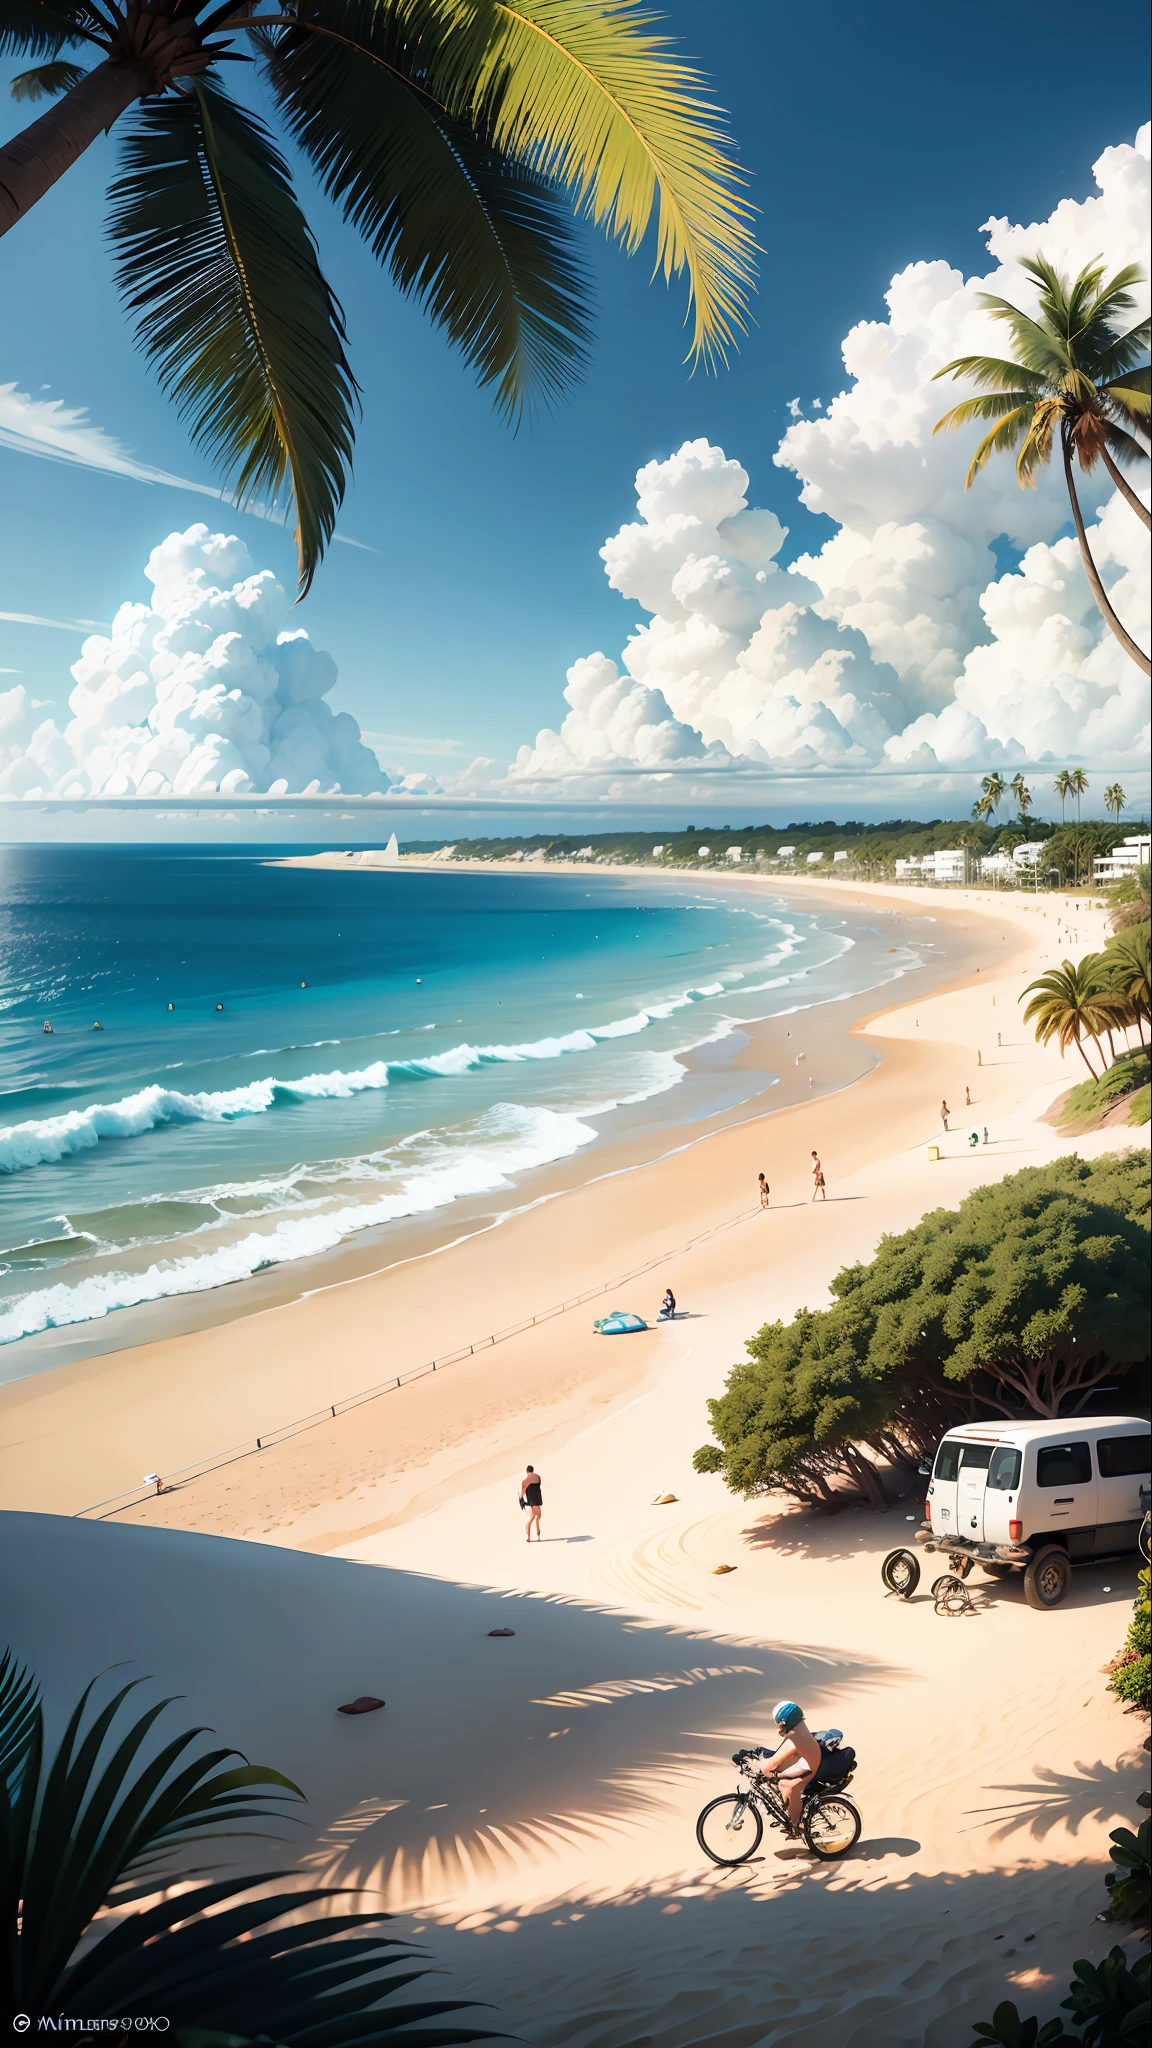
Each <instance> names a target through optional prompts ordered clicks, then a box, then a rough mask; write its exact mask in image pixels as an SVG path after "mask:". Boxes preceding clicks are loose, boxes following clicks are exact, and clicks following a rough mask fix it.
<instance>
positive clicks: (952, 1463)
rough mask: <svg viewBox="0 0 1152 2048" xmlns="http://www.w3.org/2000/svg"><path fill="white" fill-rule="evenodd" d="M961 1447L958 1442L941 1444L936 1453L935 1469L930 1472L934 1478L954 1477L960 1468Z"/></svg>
mask: <svg viewBox="0 0 1152 2048" xmlns="http://www.w3.org/2000/svg"><path fill="white" fill-rule="evenodd" d="M961 1449H962V1446H961V1445H960V1444H941V1446H940V1449H939V1450H938V1451H937V1453H936V1470H935V1472H934V1473H933V1474H932V1477H933V1478H934V1479H955V1477H956V1474H957V1473H958V1471H959V1470H960V1452H961Z"/></svg>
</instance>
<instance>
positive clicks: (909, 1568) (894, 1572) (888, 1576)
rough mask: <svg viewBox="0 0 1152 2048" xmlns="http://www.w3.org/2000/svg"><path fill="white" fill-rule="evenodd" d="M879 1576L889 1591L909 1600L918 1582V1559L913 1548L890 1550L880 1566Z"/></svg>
mask: <svg viewBox="0 0 1152 2048" xmlns="http://www.w3.org/2000/svg"><path fill="white" fill-rule="evenodd" d="M880 1577H881V1578H882V1579H883V1581H884V1584H885V1585H886V1586H887V1588H888V1591H889V1592H890V1593H898V1594H899V1595H900V1598H901V1599H902V1600H910V1599H911V1598H912V1595H913V1593H914V1592H915V1591H916V1588H917V1586H918V1585H919V1584H920V1559H919V1558H918V1557H917V1555H916V1552H915V1551H914V1550H890V1551H889V1552H888V1555H887V1557H886V1558H885V1559H884V1562H883V1564H882V1565H881V1567H880Z"/></svg>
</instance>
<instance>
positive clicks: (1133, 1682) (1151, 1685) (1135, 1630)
mask: <svg viewBox="0 0 1152 2048" xmlns="http://www.w3.org/2000/svg"><path fill="white" fill-rule="evenodd" d="M1150 1649H1152V1608H1150V1603H1149V1591H1148V1573H1147V1571H1146V1570H1145V1571H1142V1572H1141V1574H1140V1579H1139V1591H1138V1592H1137V1595H1136V1605H1135V1610H1134V1612H1133V1615H1132V1619H1131V1621H1130V1622H1129V1624H1128V1633H1127V1635H1126V1636H1125V1638H1124V1648H1123V1649H1122V1650H1121V1652H1120V1655H1119V1656H1118V1657H1117V1658H1116V1661H1115V1663H1114V1664H1113V1666H1112V1676H1111V1678H1110V1679H1109V1681H1108V1682H1109V1686H1110V1688H1111V1690H1112V1691H1113V1692H1114V1693H1115V1694H1116V1697H1117V1699H1121V1700H1123V1701H1124V1703H1125V1705H1126V1706H1129V1707H1139V1708H1140V1709H1141V1710H1142V1711H1143V1712H1144V1713H1145V1714H1146V1713H1148V1711H1149V1709H1150V1708H1152V1676H1150V1672H1152V1665H1150V1662H1149V1651H1150Z"/></svg>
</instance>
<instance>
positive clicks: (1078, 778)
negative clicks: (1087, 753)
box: [1068, 768, 1088, 824]
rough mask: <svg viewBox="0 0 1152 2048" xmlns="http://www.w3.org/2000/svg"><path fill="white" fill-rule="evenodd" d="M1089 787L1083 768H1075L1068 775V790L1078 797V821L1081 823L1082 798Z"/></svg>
mask: <svg viewBox="0 0 1152 2048" xmlns="http://www.w3.org/2000/svg"><path fill="white" fill-rule="evenodd" d="M1087 787H1088V777H1087V776H1086V775H1085V773H1084V770H1083V769H1082V768H1073V770H1072V773H1071V774H1070V775H1069V777H1068V791H1069V794H1070V795H1071V796H1074V797H1075V799H1076V823H1077V824H1079V823H1080V799H1081V797H1082V796H1083V795H1084V792H1085V790H1086V789H1087Z"/></svg>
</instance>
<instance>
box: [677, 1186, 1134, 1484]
mask: <svg viewBox="0 0 1152 2048" xmlns="http://www.w3.org/2000/svg"><path fill="white" fill-rule="evenodd" d="M1148 1236H1149V1190H1148V1173H1147V1165H1146V1162H1145V1161H1144V1160H1143V1159H1142V1158H1140V1157H1138V1156H1129V1155H1125V1156H1122V1157H1116V1156H1113V1157H1110V1158H1106V1159H1101V1160H1096V1161H1092V1162H1089V1161H1086V1160H1083V1159H1079V1158H1076V1157H1069V1158H1066V1159H1058V1160H1056V1161H1055V1162H1054V1163H1053V1164H1052V1165H1051V1166H1046V1167H1026V1168H1025V1169H1024V1171H1023V1172H1021V1173H1017V1174H1013V1175H1012V1176H1011V1177H1010V1178H1008V1179H1007V1180H1003V1181H998V1182H996V1183H994V1184H993V1185H992V1186H989V1187H982V1188H977V1189H975V1190H974V1191H973V1193H972V1194H971V1195H969V1196H968V1197H967V1198H966V1199H965V1200H964V1201H963V1202H962V1203H961V1204H960V1207H959V1208H958V1209H936V1210H933V1211H932V1212H931V1213H930V1214H929V1215H927V1216H924V1217H923V1218H922V1219H921V1221H920V1222H919V1223H918V1224H917V1225H916V1226H915V1228H914V1229H912V1230H909V1231H905V1232H904V1233H903V1234H902V1235H901V1236H898V1237H884V1238H882V1239H881V1242H880V1247H879V1249H878V1251H877V1253H876V1256H875V1257H874V1258H873V1259H872V1260H870V1261H869V1263H868V1264H866V1265H856V1266H849V1267H846V1268H845V1269H844V1270H843V1271H842V1272H840V1273H838V1274H837V1276H836V1278H835V1279H834V1281H833V1282H832V1289H831V1291H832V1295H833V1304H832V1306H831V1307H830V1308H828V1309H821V1310H811V1309H802V1310H801V1311H800V1313H799V1314H798V1315H796V1316H795V1317H793V1319H792V1321H791V1322H790V1323H787V1324H785V1323H768V1324H765V1325H764V1327H763V1328H762V1329H761V1330H759V1331H758V1332H757V1333H756V1335H755V1336H754V1337H752V1338H750V1339H749V1341H748V1346H747V1350H748V1358H747V1361H746V1362H744V1363H742V1364H740V1365H736V1366H734V1367H733V1369H732V1371H731V1373H730V1374H729V1376H728V1381H727V1385H726V1388H725V1391H724V1393H723V1394H722V1395H721V1396H720V1398H719V1399H718V1400H714V1401H710V1402H709V1403H708V1408H709V1414H710V1417H711V1422H712V1428H713V1432H714V1435H715V1438H716V1441H715V1442H714V1443H711V1444H707V1445H704V1446H703V1447H702V1449H701V1450H699V1451H698V1452H697V1453H696V1461H695V1462H696V1469H697V1470H698V1471H720V1472H723V1474H724V1476H725V1479H726V1480H727V1482H728V1485H729V1486H730V1487H731V1488H732V1490H733V1492H736V1493H742V1494H744V1495H745V1496H746V1497H747V1496H751V1495H753V1494H756V1493H762V1492H765V1491H768V1490H769V1489H777V1488H782V1489H783V1490H785V1491H790V1492H792V1493H794V1494H795V1495H797V1497H798V1498H800V1499H801V1500H804V1501H806V1502H809V1503H812V1504H815V1503H818V1502H821V1501H825V1502H826V1501H829V1500H830V1499H831V1497H832V1494H833V1491H834V1490H835V1488H836V1486H837V1485H842V1483H843V1481H845V1480H847V1481H849V1483H850V1484H851V1485H852V1486H853V1487H854V1488H855V1489H856V1490H857V1491H859V1492H860V1493H862V1494H863V1495H864V1497H865V1498H868V1499H871V1500H873V1501H874V1502H875V1503H876V1504H877V1505H879V1504H880V1503H881V1502H882V1500H883V1494H882V1491H881V1488H880V1484H879V1479H878V1475H877V1473H876V1469H875V1465H874V1463H873V1462H872V1459H870V1458H869V1457H868V1456H866V1455H865V1452H864V1449H863V1448H862V1447H864V1446H866V1447H867V1449H868V1450H869V1451H871V1452H872V1453H873V1454H875V1455H876V1456H879V1457H881V1458H897V1459H899V1458H910V1457H912V1456H918V1455H922V1454H923V1453H924V1452H926V1451H928V1450H931V1449H932V1448H934V1446H935V1443H936V1441H937V1439H938V1438H939V1436H940V1435H941V1434H942V1433H943V1431H944V1430H945V1429H948V1428H951V1427H953V1426H954V1425H955V1424H957V1423H960V1422H964V1421H967V1420H969V1419H971V1418H973V1417H975V1416H976V1415H989V1414H991V1415H998V1416H1013V1415H1045V1416H1048V1415H1061V1414H1075V1413H1076V1412H1078V1410H1079V1409H1080V1408H1081V1407H1082V1406H1083V1404H1084V1402H1085V1400H1086V1399H1087V1397H1088V1396H1089V1395H1090V1394H1091V1392H1092V1389H1093V1388H1094V1387H1096V1386H1098V1385H1100V1384H1101V1382H1102V1381H1103V1380H1104V1378H1105V1377H1106V1376H1107V1375H1108V1374H1109V1373H1115V1372H1116V1371H1118V1370H1119V1371H1124V1370H1126V1369H1128V1368H1130V1367H1132V1366H1136V1365H1139V1364H1140V1363H1141V1362H1143V1361H1144V1360H1145V1359H1146V1358H1147V1355H1148V1317H1149V1295H1150V1289H1149V1246H1148Z"/></svg>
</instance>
